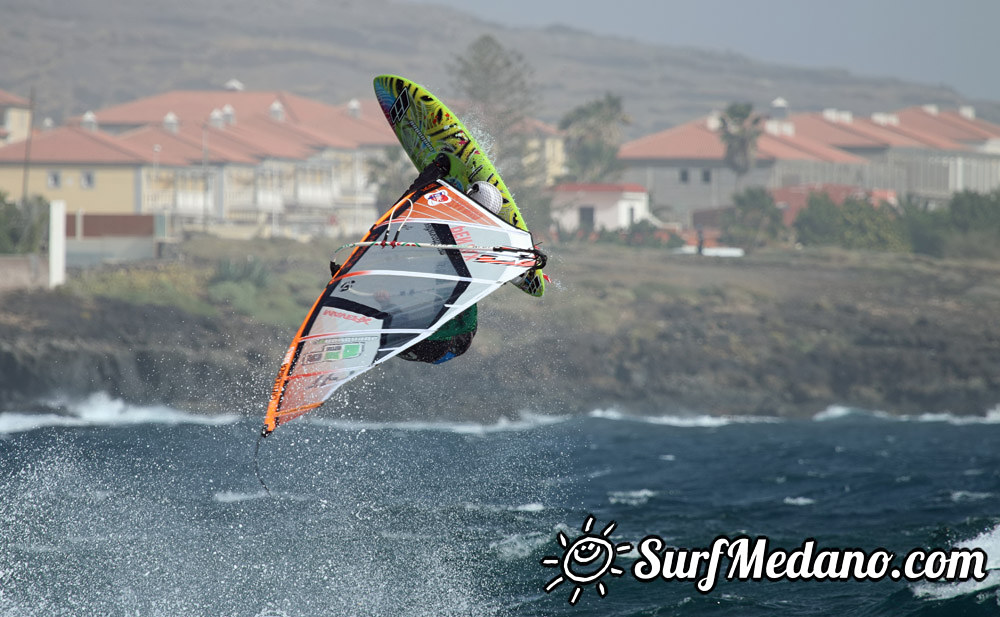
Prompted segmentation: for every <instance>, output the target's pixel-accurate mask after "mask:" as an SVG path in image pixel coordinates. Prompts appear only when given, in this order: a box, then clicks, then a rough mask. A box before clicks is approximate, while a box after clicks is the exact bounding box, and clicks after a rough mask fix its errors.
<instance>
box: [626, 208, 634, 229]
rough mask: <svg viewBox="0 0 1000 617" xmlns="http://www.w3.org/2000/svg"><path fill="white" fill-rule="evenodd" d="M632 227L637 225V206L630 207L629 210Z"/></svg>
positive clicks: (629, 221)
mask: <svg viewBox="0 0 1000 617" xmlns="http://www.w3.org/2000/svg"><path fill="white" fill-rule="evenodd" d="M632 225H635V206H629V209H628V226H629V227H631V226H632Z"/></svg>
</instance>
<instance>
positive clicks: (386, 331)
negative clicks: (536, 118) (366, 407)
mask: <svg viewBox="0 0 1000 617" xmlns="http://www.w3.org/2000/svg"><path fill="white" fill-rule="evenodd" d="M363 241H364V242H369V243H373V244H370V245H366V246H358V247H356V248H355V249H354V250H353V252H352V253H351V254H350V256H349V257H348V258H347V260H346V261H345V262H344V266H343V267H341V269H340V271H339V272H337V275H336V276H335V277H334V278H333V279H332V280H331V281H330V283H329V284H328V285H327V286H326V289H325V290H324V291H323V293H322V295H320V297H319V298H318V299H317V300H316V303H315V304H314V305H313V307H312V309H311V310H310V311H309V314H308V316H307V317H306V319H305V321H303V322H302V325H301V326H300V327H299V330H298V332H297V333H296V335H295V338H294V339H293V340H292V343H291V344H290V345H289V347H288V351H287V352H286V353H285V357H284V359H283V360H282V363H281V368H280V370H279V371H278V377H277V379H276V380H275V383H274V388H273V390H272V392H271V400H270V402H269V404H268V408H267V416H266V417H265V420H264V430H263V434H264V435H267V434H269V433H270V432H271V431H273V430H274V429H275V428H277V427H278V426H279V425H281V424H284V423H286V422H288V421H289V420H292V419H294V418H297V417H299V416H301V415H303V414H305V413H307V412H309V411H311V410H313V409H315V408H317V407H319V406H320V405H322V404H323V402H324V401H326V400H327V399H328V398H330V396H332V395H333V393H334V392H336V391H337V389H338V388H339V387H340V386H342V385H343V384H344V383H346V382H347V381H349V380H351V379H353V378H354V377H357V376H358V375H360V374H362V373H364V372H365V371H367V370H369V369H371V368H372V367H374V366H375V365H377V364H379V363H381V362H384V361H386V360H388V359H390V358H392V357H393V356H395V355H397V354H399V353H401V352H402V351H404V350H406V349H407V348H409V347H411V346H412V345H415V344H416V343H418V342H420V341H422V340H423V339H425V338H427V337H428V336H430V335H431V334H433V333H434V331H435V330H437V329H438V328H440V327H441V326H442V325H444V324H445V323H446V322H447V321H448V320H450V319H452V318H453V317H455V316H457V315H458V314H459V313H461V312H462V311H464V310H465V309H467V308H469V307H470V306H472V305H473V304H475V303H476V302H478V301H479V300H481V299H482V298H484V297H485V296H487V295H489V294H490V293H492V292H494V291H496V290H497V289H498V288H499V287H500V286H501V285H503V284H504V283H505V282H507V281H510V280H513V279H515V278H517V277H518V276H521V275H522V274H524V273H525V272H526V271H528V270H530V269H531V268H532V267H534V266H535V265H536V264H535V261H534V259H533V258H532V257H531V252H532V249H533V246H532V241H531V236H530V234H528V233H527V232H525V231H522V230H519V229H517V228H516V227H514V226H512V225H509V224H507V223H506V222H504V221H503V220H501V219H500V218H498V217H496V216H494V215H493V214H491V213H490V212H488V211H487V210H485V209H483V208H482V207H481V206H479V205H478V204H476V203H475V202H473V201H472V200H470V199H469V198H468V197H466V196H465V195H464V194H462V193H461V192H460V191H458V190H456V189H455V188H453V187H452V186H450V185H448V184H446V183H443V182H442V183H432V184H430V185H429V186H427V187H424V188H423V189H421V190H419V191H417V192H415V193H413V194H410V195H407V196H406V197H404V198H403V199H402V200H400V201H399V202H398V203H396V204H395V205H394V206H393V208H391V209H390V210H389V212H388V213H387V214H386V215H385V216H383V217H382V218H381V219H380V220H379V221H378V222H377V223H375V225H374V226H373V227H372V228H371V230H369V232H368V234H367V235H366V236H365V238H364V240H363ZM399 243H412V244H415V245H418V246H399ZM419 245H424V246H419ZM427 245H430V246H427ZM451 246H454V247H455V248H454V249H452V248H443V247H451ZM469 247H473V248H469Z"/></svg>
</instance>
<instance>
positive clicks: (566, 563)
mask: <svg viewBox="0 0 1000 617" xmlns="http://www.w3.org/2000/svg"><path fill="white" fill-rule="evenodd" d="M617 525H618V523H616V522H615V521H611V522H610V523H608V524H607V526H606V527H605V528H604V529H603V530H602V531H601V532H600V533H592V530H593V528H594V515H593V514H590V515H587V520H585V521H584V522H583V526H582V527H581V528H580V530H581V531H583V535H581V536H580V537H578V538H577V539H576V540H573V542H572V543H571V542H570V541H569V538H567V537H566V534H564V533H563V532H561V531H560V532H559V537H558V542H559V546H561V547H563V549H564V552H563V555H562V557H556V556H551V557H545V558H543V559H542V562H541V563H542V565H543V566H545V567H546V568H560V569H562V573H561V574H559V575H557V576H556V577H555V578H553V579H552V580H550V581H549V582H548V583H546V584H545V593H551V592H552V591H553V590H554V589H555V588H556V587H558V586H559V585H561V584H562V583H564V582H565V581H567V580H568V581H570V582H572V583H573V584H574V586H573V591H571V592H570V594H569V603H570V604H571V605H576V601H577V600H579V599H580V594H581V593H582V592H583V588H584V587H585V586H587V585H590V584H591V583H596V584H595V585H594V587H596V589H597V593H598V595H600V596H601V597H602V598H603V597H604V596H606V595H607V594H608V588H607V587H606V586H605V585H604V581H602V580H600V579H601V577H602V576H604V575H605V574H607V573H609V572H610V573H611V576H621V575H622V574H624V573H625V571H624V570H622V569H621V568H619V567H617V566H615V556H616V555H618V554H621V553H627V552H629V551H630V550H632V544H631V543H630V542H621V543H618V544H612V543H611V539H610V537H611V532H613V531H614V530H615V527H616V526H617Z"/></svg>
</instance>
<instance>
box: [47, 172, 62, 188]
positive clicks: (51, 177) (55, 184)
mask: <svg viewBox="0 0 1000 617" xmlns="http://www.w3.org/2000/svg"><path fill="white" fill-rule="evenodd" d="M45 186H47V187H49V188H50V189H57V188H59V187H60V186H62V174H60V173H59V172H58V171H49V172H48V173H47V174H46V176H45Z"/></svg>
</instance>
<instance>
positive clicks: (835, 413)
mask: <svg viewBox="0 0 1000 617" xmlns="http://www.w3.org/2000/svg"><path fill="white" fill-rule="evenodd" d="M845 418H869V419H876V420H888V421H892V422H942V423H947V424H953V425H955V426H962V425H965V424H1000V405H998V406H997V407H994V408H993V409H990V410H988V411H987V412H986V413H985V414H983V415H981V416H977V415H956V414H954V413H950V412H940V413H922V414H916V415H898V416H897V415H893V414H890V413H887V412H885V411H872V410H868V409H858V408H856V407H844V406H842V405H831V406H830V407H827V408H826V409H824V410H823V411H821V412H819V413H818V414H816V415H815V416H813V420H815V421H817V422H825V421H831V420H843V419H845Z"/></svg>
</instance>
